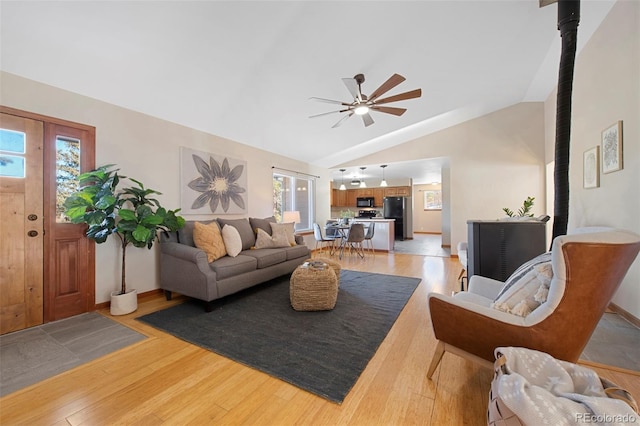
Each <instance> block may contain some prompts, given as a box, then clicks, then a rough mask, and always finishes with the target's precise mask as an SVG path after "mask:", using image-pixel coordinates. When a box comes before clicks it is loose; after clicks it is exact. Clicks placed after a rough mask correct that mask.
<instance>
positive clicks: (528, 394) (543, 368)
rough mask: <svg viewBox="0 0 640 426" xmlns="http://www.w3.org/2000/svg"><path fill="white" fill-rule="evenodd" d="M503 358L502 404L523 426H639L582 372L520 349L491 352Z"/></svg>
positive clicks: (633, 416)
mask: <svg viewBox="0 0 640 426" xmlns="http://www.w3.org/2000/svg"><path fill="white" fill-rule="evenodd" d="M499 354H502V356H504V357H505V360H506V363H505V369H504V370H503V371H504V373H503V374H501V375H499V376H498V377H497V378H496V379H495V380H497V381H498V386H497V389H498V394H499V397H500V398H501V399H502V401H503V402H504V403H505V405H506V406H507V407H509V409H510V410H511V411H513V413H514V414H516V415H517V416H518V417H519V418H520V420H521V421H522V422H523V423H525V424H527V425H547V424H548V425H576V424H591V425H608V426H610V425H635V426H639V425H640V416H638V414H636V413H635V412H634V411H633V409H632V408H631V406H630V405H628V404H627V403H626V402H624V401H621V400H619V399H613V398H609V397H608V396H607V395H606V393H605V391H604V388H603V386H602V382H601V381H600V378H599V377H598V375H597V374H596V373H595V372H594V371H593V370H590V369H588V368H585V367H582V366H580V365H576V364H572V363H570V362H565V361H560V360H557V359H555V358H553V357H552V356H550V355H549V354H546V353H544V352H539V351H534V350H531V349H525V348H514V347H501V348H496V350H495V355H496V359H497V358H498V357H499Z"/></svg>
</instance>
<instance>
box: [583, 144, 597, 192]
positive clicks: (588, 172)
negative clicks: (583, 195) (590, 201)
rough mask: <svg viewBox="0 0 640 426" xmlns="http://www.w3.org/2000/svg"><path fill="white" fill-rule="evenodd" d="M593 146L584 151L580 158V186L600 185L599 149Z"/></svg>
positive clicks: (593, 186)
mask: <svg viewBox="0 0 640 426" xmlns="http://www.w3.org/2000/svg"><path fill="white" fill-rule="evenodd" d="M599 148H600V147H599V146H597V145H596V146H594V147H593V148H591V149H588V150H586V151H585V152H584V154H583V158H582V186H583V187H584V188H597V187H599V186H600V150H599Z"/></svg>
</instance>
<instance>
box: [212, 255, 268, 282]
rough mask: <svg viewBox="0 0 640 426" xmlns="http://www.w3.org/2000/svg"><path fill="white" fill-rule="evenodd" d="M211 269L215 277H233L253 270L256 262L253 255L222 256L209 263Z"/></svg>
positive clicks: (256, 264) (219, 278) (256, 265)
mask: <svg viewBox="0 0 640 426" xmlns="http://www.w3.org/2000/svg"><path fill="white" fill-rule="evenodd" d="M210 266H211V269H213V271H214V272H215V273H216V279H217V280H218V281H219V280H223V279H225V278H229V277H234V276H236V275H240V274H244V273H246V272H251V271H255V270H256V268H257V267H258V262H257V261H256V259H255V258H254V257H250V256H243V255H238V256H236V257H229V256H224V257H221V258H220V259H218V260H216V261H215V262H212V263H211V264H210Z"/></svg>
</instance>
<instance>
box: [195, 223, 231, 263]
mask: <svg viewBox="0 0 640 426" xmlns="http://www.w3.org/2000/svg"><path fill="white" fill-rule="evenodd" d="M193 241H194V243H195V245H196V247H198V248H199V249H201V250H204V252H205V253H207V260H208V261H209V263H211V262H213V261H214V260H216V259H220V258H221V257H223V256H225V255H226V254H227V249H226V248H225V245H224V240H223V239H222V234H221V233H220V227H219V226H218V224H217V223H216V222H211V223H208V224H206V225H205V224H204V223H200V222H196V223H195V226H194V228H193Z"/></svg>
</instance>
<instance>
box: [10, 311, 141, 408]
mask: <svg viewBox="0 0 640 426" xmlns="http://www.w3.org/2000/svg"><path fill="white" fill-rule="evenodd" d="M145 338H146V336H145V335H144V334H140V333H138V332H137V331H134V330H132V329H130V328H129V327H126V326H124V325H122V324H119V323H117V322H115V321H113V320H111V319H109V318H107V317H105V316H103V315H100V314H98V313H96V312H90V313H86V314H82V315H77V316H74V317H71V318H67V319H63V320H60V321H55V322H50V323H47V324H44V325H40V326H37V327H32V328H28V329H26V330H21V331H16V332H13V333H9V334H5V335H3V336H0V396H4V395H7V394H9V393H12V392H15V391H17V390H19V389H22V388H24V387H27V386H29V385H32V384H34V383H37V382H40V381H42V380H45V379H48V378H49V377H53V376H55V375H57V374H60V373H62V372H64V371H67V370H70V369H72V368H74V367H77V366H79V365H81V364H84V363H86V362H89V361H92V360H94V359H96V358H99V357H101V356H103V355H106V354H109V353H111V352H114V351H116V350H118V349H121V348H124V347H126V346H129V345H131V344H133V343H135V342H138V341H140V340H142V339H145Z"/></svg>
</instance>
